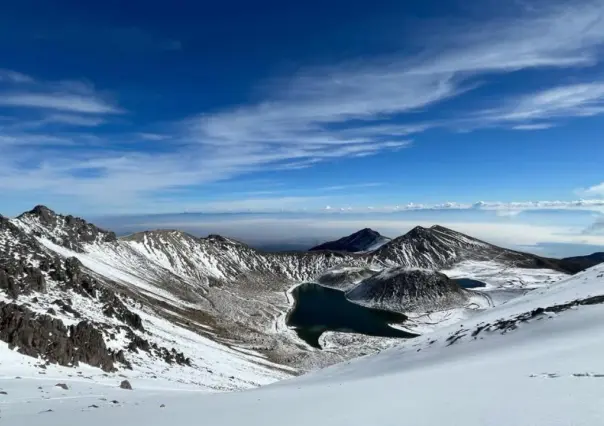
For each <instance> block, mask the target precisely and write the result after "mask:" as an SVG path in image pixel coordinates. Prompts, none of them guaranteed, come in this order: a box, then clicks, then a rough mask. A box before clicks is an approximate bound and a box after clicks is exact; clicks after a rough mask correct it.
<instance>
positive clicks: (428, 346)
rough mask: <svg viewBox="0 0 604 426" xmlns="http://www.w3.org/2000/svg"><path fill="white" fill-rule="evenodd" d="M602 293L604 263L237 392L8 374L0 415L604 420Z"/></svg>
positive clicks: (109, 420)
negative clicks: (429, 328) (453, 320)
mask: <svg viewBox="0 0 604 426" xmlns="http://www.w3.org/2000/svg"><path fill="white" fill-rule="evenodd" d="M602 295H604V266H602V265H600V266H596V267H594V268H592V269H590V270H588V271H586V272H583V273H581V274H578V275H576V276H573V277H571V278H568V279H566V280H563V281H561V282H559V283H553V284H548V285H546V286H544V287H542V288H540V289H537V290H535V291H533V292H531V293H530V294H528V295H526V296H523V297H521V298H518V299H515V300H513V301H510V302H508V303H505V304H503V305H500V306H498V307H495V308H493V309H491V310H488V311H485V312H483V313H481V314H479V315H476V316H474V317H472V318H471V319H469V320H468V321H464V323H463V324H461V325H460V324H456V325H453V326H451V327H448V328H445V329H441V330H439V331H437V332H435V333H431V334H428V335H425V336H422V337H418V338H416V339H413V340H410V341H407V342H406V343H404V344H402V345H400V346H399V347H397V348H394V349H391V350H387V351H384V352H382V353H381V354H378V355H373V356H368V357H364V358H360V359H357V360H354V361H349V362H346V363H343V364H339V365H335V366H332V367H330V368H327V369H324V370H321V371H317V372H315V373H312V374H309V375H306V376H303V377H299V378H295V379H291V380H287V381H283V382H280V383H277V384H275V385H270V386H266V387H264V388H260V389H258V390H253V391H246V392H239V393H230V394H215V395H203V394H200V393H191V392H185V391H183V390H160V389H157V388H155V389H150V388H148V387H147V386H145V383H144V382H141V383H140V384H137V382H133V383H132V384H133V387H134V390H133V391H124V390H121V389H118V388H117V386H116V385H112V386H110V387H108V386H107V384H90V385H89V384H86V381H85V380H83V379H77V380H75V381H74V382H73V383H72V384H73V388H72V389H70V390H69V391H57V390H56V389H54V388H52V386H50V385H49V383H48V381H45V380H43V379H40V378H27V379H21V380H15V379H14V378H8V377H5V378H2V379H0V389H1V391H4V392H6V393H7V394H6V395H1V394H0V409H1V410H2V411H1V412H0V415H1V416H2V420H6V422H7V424H19V425H24V426H32V425H37V424H44V425H45V426H52V425H57V426H58V425H60V426H65V425H72V424H73V425H76V424H86V425H88V426H106V425H107V424H145V425H147V426H152V425H168V424H178V425H182V426H186V425H198V424H211V425H246V426H256V425H266V424H281V423H287V424H288V425H290V426H302V425H325V426H345V425H363V426H366V425H401V424H409V425H414V426H435V425H436V426H438V425H442V424H451V425H463V426H508V425H532V426H535V425H544V426H562V425H565V426H566V425H575V426H583V425H601V424H604V364H603V363H602V357H601V354H602V353H604V340H603V339H602V336H603V335H604V304H602V303H604V297H597V296H602ZM539 308H544V309H539ZM51 383H52V382H51ZM137 385H138V386H137ZM38 386H42V389H38V388H37V387H38ZM1 391H0V392H1ZM103 398H104V400H103ZM112 399H115V400H116V401H117V402H116V403H111V400H112ZM92 404H94V405H96V406H97V407H96V408H95V407H90V406H91V405H92ZM47 410H52V411H47Z"/></svg>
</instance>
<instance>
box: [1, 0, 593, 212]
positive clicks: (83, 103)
mask: <svg viewBox="0 0 604 426" xmlns="http://www.w3.org/2000/svg"><path fill="white" fill-rule="evenodd" d="M603 15H604V3H602V1H587V2H582V3H580V4H569V5H568V6H548V8H547V9H541V10H536V11H535V12H530V13H524V14H522V15H521V16H516V17H508V18H506V19H496V20H484V21H482V22H466V23H464V24H463V25H461V26H460V27H458V28H449V29H444V30H442V31H435V32H434V34H432V35H430V36H427V37H424V36H423V35H421V36H420V37H418V40H420V41H421V43H422V45H421V46H419V49H416V51H418V52H419V54H418V55H416V56H414V57H404V58H403V57H401V56H398V55H395V56H390V57H382V58H377V59H376V58H371V57H369V58H362V60H357V61H349V62H345V63H341V64H334V65H332V66H325V67H319V68H314V69H302V70H301V71H300V72H299V73H298V74H296V75H293V76H290V77H289V78H284V79H281V80H278V81H275V82H273V83H272V84H270V83H269V84H268V85H266V86H264V87H267V88H268V89H267V90H265V91H262V92H260V98H259V99H260V100H259V102H257V103H255V104H251V105H244V106H239V107H235V108H230V109H225V110H222V111H215V112H208V113H206V114H203V115H197V116H194V117H191V118H189V119H186V120H183V122H182V123H180V124H181V125H182V126H181V127H180V128H179V129H178V130H176V131H174V127H172V128H171V129H170V130H172V133H171V134H170V135H169V136H170V139H171V140H170V142H173V143H166V144H165V147H164V149H162V151H161V152H156V153H151V152H145V151H134V149H132V150H128V151H126V152H125V151H123V150H122V151H120V150H118V149H117V147H116V145H115V142H114V141H113V139H112V137H113V135H112V137H107V138H105V139H102V138H100V137H96V139H95V140H94V141H93V140H92V137H93V135H91V138H90V139H89V140H88V141H85V140H84V138H83V136H82V135H78V136H77V137H76V138H72V139H69V138H68V137H67V136H64V135H54V134H53V135H51V136H55V137H60V138H64V137H66V138H67V140H66V141H65V142H67V144H69V143H71V144H73V145H74V146H77V147H78V149H77V150H73V151H67V150H58V149H56V150H50V149H45V150H44V151H43V152H42V151H40V152H39V153H32V152H26V151H31V150H19V149H18V148H17V144H16V143H14V142H13V143H12V144H10V143H8V142H6V141H5V142H6V143H3V146H12V147H13V148H12V151H11V152H3V156H2V157H1V158H0V188H1V189H2V191H4V193H12V194H19V195H20V196H22V194H31V196H32V197H34V196H38V195H39V194H44V195H45V196H46V197H55V198H57V199H60V200H65V199H69V198H73V197H77V199H78V200H79V203H80V204H82V205H89V206H102V207H103V208H105V209H107V210H114V209H115V210H120V211H128V210H130V211H131V210H134V211H136V210H137V209H141V208H153V207H154V206H156V205H157V201H158V200H159V199H160V197H163V198H166V199H170V202H171V203H172V204H171V205H172V206H174V208H176V206H178V205H180V204H181V202H180V201H178V195H177V193H176V192H175V191H176V190H180V189H183V188H198V187H199V186H200V185H203V184H206V183H208V182H215V181H218V180H225V179H231V178H234V177H238V176H242V175H246V174H250V173H254V172H258V171H271V170H291V169H300V168H305V167H311V166H313V165H316V164H318V163H321V162H325V161H330V160H333V159H341V158H353V157H363V156H367V155H373V154H377V153H381V152H386V151H393V150H399V149H402V148H405V147H408V146H409V144H410V140H409V137H410V135H414V134H418V133H421V132H424V131H427V130H428V129H430V128H432V127H435V126H442V125H444V124H446V123H445V121H442V122H438V121H435V122H421V123H412V121H414V120H415V119H416V117H415V116H414V115H411V114H412V113H416V112H421V111H424V110H426V109H428V108H430V107H432V106H434V105H435V104H437V103H439V102H442V101H444V100H447V99H450V98H452V97H454V96H457V95H459V94H460V93H463V92H465V91H467V90H471V89H473V88H474V87H476V86H475V85H476V82H477V80H478V78H479V77H481V76H483V75H486V74H490V73H507V72H514V71H517V70H525V69H541V68H545V67H556V68H561V67H583V66H588V65H592V64H594V63H596V62H597V61H598V59H599V58H598V54H599V53H600V49H601V48H602V47H603V46H604V25H601V24H602V19H603ZM15 75H16V74H15ZM487 80H488V79H487ZM11 82H12V83H14V85H15V87H14V88H13V89H12V90H11V91H9V92H7V93H0V104H1V105H3V106H8V107H14V108H17V107H18V108H29V109H35V110H48V111H50V112H51V113H52V114H54V119H55V120H57V118H58V117H59V120H63V122H67V121H71V122H72V124H74V125H79V126H82V125H85V124H84V121H82V116H84V115H90V116H93V117H99V116H102V117H103V119H107V120H109V119H110V118H111V116H112V114H117V113H121V112H124V111H123V110H122V108H120V107H119V106H118V105H117V104H116V103H114V102H112V101H111V100H110V99H109V98H107V97H106V96H105V95H104V94H103V93H99V92H98V91H96V90H95V89H94V88H93V87H91V86H90V85H89V84H86V83H82V82H73V81H68V82H58V83H57V82H54V83H52V82H51V83H44V82H38V81H33V79H32V81H23V82H22V83H24V84H25V86H21V85H18V86H17V85H16V83H17V82H16V81H15V78H14V75H13V78H12V80H11ZM24 88H25V89H27V90H24ZM602 90H603V89H602V87H601V85H599V83H593V84H591V83H590V84H587V85H573V86H562V87H558V88H554V89H551V90H548V91H543V92H540V93H537V94H535V95H533V96H530V97H529V96H527V97H521V98H520V99H519V100H518V101H517V102H515V103H513V104H509V105H508V104H506V105H504V106H503V107H502V108H501V109H500V110H493V111H490V113H491V115H493V116H497V117H499V118H498V120H499V121H501V120H507V121H506V122H509V123H511V125H512V126H516V127H517V128H518V127H520V126H524V129H525V130H527V129H528V128H529V127H527V126H532V128H533V129H535V126H538V125H541V126H543V125H544V124H543V123H541V121H539V123H534V122H533V120H541V119H543V118H546V117H547V118H548V123H550V121H549V119H550V118H552V117H553V118H556V117H558V118H559V117H563V116H567V115H569V114H570V115H585V114H587V113H591V114H594V113H597V112H598V111H599V110H600V107H601V105H600V100H601V96H602ZM52 114H51V117H52ZM57 114H58V115H57ZM402 116H404V117H405V119H404V120H399V119H400V118H402ZM502 116H503V117H504V118H502ZM505 117H507V118H505ZM478 118H479V119H484V117H478ZM487 118H488V117H487ZM472 119H474V118H472ZM78 120H79V123H80V124H76V122H77V121H78ZM493 120H495V119H494V118H493ZM410 121H411V123H407V122H410ZM402 122H405V123H406V124H400V123H402ZM87 123H88V124H89V125H91V126H92V125H93V124H94V123H96V122H93V121H88V122H87ZM552 124H555V123H553V122H552ZM137 130H139V129H137ZM139 131H140V133H143V135H140V137H141V138H142V139H146V140H149V141H160V140H161V134H158V135H160V137H155V136H150V137H145V136H144V132H143V130H142V129H140V130H139ZM181 132H182V133H181ZM149 135H151V134H149ZM3 136H4V137H5V138H9V139H10V138H12V140H13V141H15V140H19V138H18V137H17V136H19V137H22V136H24V135H23V134H22V133H20V134H4V135H3ZM34 137H37V138H42V135H31V138H34ZM7 140H8V139H7ZM83 141H84V142H83ZM92 142H94V149H87V148H91V147H90V146H89V145H91V144H92ZM101 144H105V146H104V149H98V148H99V147H100V146H101ZM136 149H139V148H136ZM143 149H144V148H143ZM82 170H94V173H92V172H91V173H80V172H81V171H82ZM333 186H337V185H333ZM173 194H176V195H173ZM374 202H375V201H374V200H368V201H367V203H374ZM322 205H325V203H322ZM330 205H332V206H335V204H333V203H332V201H330ZM348 205H349V203H345V204H343V206H345V207H344V208H347V207H348ZM143 206H144V207H143ZM560 206H561V205H559V206H558V207H557V208H560ZM337 208H341V207H340V206H338V207H337ZM440 208H456V207H455V206H454V204H452V205H442V206H440ZM465 208H467V207H465ZM504 208H508V209H516V210H518V209H520V207H518V206H515V207H513V208H512V207H511V206H507V207H501V206H500V207H498V209H499V210H501V211H502V210H504ZM523 208H530V207H529V206H525V207H523ZM552 208H553V207H552ZM376 210H378V208H377V207H376Z"/></svg>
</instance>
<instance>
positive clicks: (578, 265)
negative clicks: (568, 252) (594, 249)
mask: <svg viewBox="0 0 604 426" xmlns="http://www.w3.org/2000/svg"><path fill="white" fill-rule="evenodd" d="M600 263H604V252H598V253H592V254H590V255H587V256H575V257H566V258H564V259H561V260H560V265H561V266H562V267H563V268H564V269H566V270H567V271H568V272H570V273H572V274H576V273H578V272H581V271H584V270H585V269H588V268H591V267H592V266H596V265H599V264H600Z"/></svg>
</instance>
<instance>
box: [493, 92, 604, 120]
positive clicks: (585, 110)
mask: <svg viewBox="0 0 604 426" xmlns="http://www.w3.org/2000/svg"><path fill="white" fill-rule="evenodd" d="M603 113H604V83H602V82H593V83H585V84H572V85H567V86H559V87H554V88H550V89H547V90H543V91H540V92H537V93H533V94H529V95H523V96H521V97H520V98H517V99H515V100H513V101H511V102H508V104H507V105H505V106H503V107H501V108H498V109H495V110H491V111H487V112H486V113H484V114H483V117H484V119H486V120H488V121H493V122H510V123H514V122H520V123H522V122H529V123H530V122H531V121H533V120H542V119H548V120H551V119H553V118H564V117H586V116H593V115H599V114H603ZM552 126H553V124H552V123H530V124H524V125H516V126H514V127H513V128H514V129H519V130H535V129H544V128H549V127H552Z"/></svg>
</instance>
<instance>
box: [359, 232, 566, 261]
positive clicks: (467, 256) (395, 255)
mask: <svg viewBox="0 0 604 426" xmlns="http://www.w3.org/2000/svg"><path fill="white" fill-rule="evenodd" d="M369 257H370V259H371V261H373V262H376V263H382V264H385V265H392V266H406V267H409V268H426V269H434V270H439V269H443V268H447V267H450V266H452V265H455V264H458V263H461V262H463V261H495V262H497V263H500V264H504V265H508V266H510V265H514V266H517V267H521V268H527V269H530V268H544V269H545V268H548V269H553V270H561V271H563V268H562V267H561V266H560V264H559V261H557V260H554V259H546V258H542V257H539V256H536V255H533V254H528V253H521V252H517V251H514V250H508V249H504V248H501V247H497V246H495V245H492V244H489V243H486V242H484V241H481V240H478V239H476V238H472V237H470V236H468V235H464V234H462V233H460V232H456V231H453V230H451V229H448V228H445V227H442V226H439V225H435V226H432V227H430V228H423V227H421V226H417V227H415V228H413V229H412V230H411V231H409V232H407V233H406V234H405V235H403V236H401V237H398V238H395V239H394V240H392V241H390V242H389V243H387V244H385V245H383V246H382V247H380V248H379V249H378V250H376V251H374V252H372V253H371V254H370V255H369Z"/></svg>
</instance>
